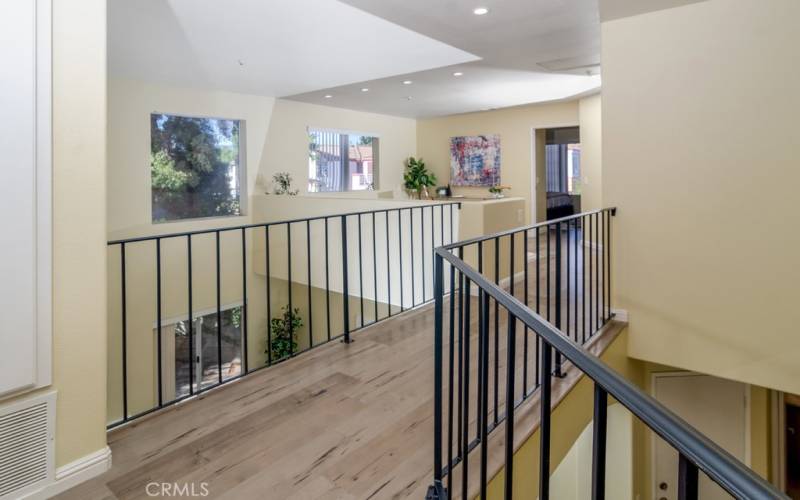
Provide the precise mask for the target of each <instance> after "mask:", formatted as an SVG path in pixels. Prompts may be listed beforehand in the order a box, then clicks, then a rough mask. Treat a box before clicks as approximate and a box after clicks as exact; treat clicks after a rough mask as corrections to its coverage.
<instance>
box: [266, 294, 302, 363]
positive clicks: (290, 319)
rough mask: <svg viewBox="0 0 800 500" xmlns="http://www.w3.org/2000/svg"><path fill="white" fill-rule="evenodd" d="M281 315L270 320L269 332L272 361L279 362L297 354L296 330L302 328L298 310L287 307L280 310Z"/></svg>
mask: <svg viewBox="0 0 800 500" xmlns="http://www.w3.org/2000/svg"><path fill="white" fill-rule="evenodd" d="M281 311H282V312H281V315H280V316H279V317H277V318H272V319H271V320H270V325H269V328H270V331H271V332H272V341H271V344H270V346H271V348H272V359H273V361H280V360H282V359H284V358H288V357H289V356H291V355H292V354H293V353H295V352H297V330H299V329H300V327H301V326H303V320H302V319H301V318H300V309H297V308H295V309H294V310H291V309H289V306H285V307H282V308H281Z"/></svg>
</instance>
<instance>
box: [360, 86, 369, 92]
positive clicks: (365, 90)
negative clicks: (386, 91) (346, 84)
mask: <svg viewBox="0 0 800 500" xmlns="http://www.w3.org/2000/svg"><path fill="white" fill-rule="evenodd" d="M361 92H369V89H368V88H367V87H364V88H363V89H361Z"/></svg>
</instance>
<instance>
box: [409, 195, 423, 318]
mask: <svg viewBox="0 0 800 500" xmlns="http://www.w3.org/2000/svg"><path fill="white" fill-rule="evenodd" d="M408 219H409V225H410V227H411V231H410V234H409V239H410V241H411V307H412V308H414V307H416V306H417V286H416V283H414V275H415V274H416V272H415V269H414V208H413V207H412V208H409V209H408ZM423 283H424V282H423Z"/></svg>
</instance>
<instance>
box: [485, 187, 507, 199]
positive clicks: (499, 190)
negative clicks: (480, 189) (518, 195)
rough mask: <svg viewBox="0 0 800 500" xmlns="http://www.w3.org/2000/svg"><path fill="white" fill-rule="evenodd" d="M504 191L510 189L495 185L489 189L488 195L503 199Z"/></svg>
mask: <svg viewBox="0 0 800 500" xmlns="http://www.w3.org/2000/svg"><path fill="white" fill-rule="evenodd" d="M506 189H511V187H510V186H500V185H496V186H492V187H490V188H489V193H491V194H492V196H494V197H495V198H503V197H505V195H504V194H503V191H505V190H506Z"/></svg>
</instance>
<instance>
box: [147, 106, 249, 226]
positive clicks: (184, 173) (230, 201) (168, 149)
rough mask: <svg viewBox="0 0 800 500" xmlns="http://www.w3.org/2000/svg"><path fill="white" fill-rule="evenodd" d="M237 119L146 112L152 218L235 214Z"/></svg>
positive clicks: (239, 174)
mask: <svg viewBox="0 0 800 500" xmlns="http://www.w3.org/2000/svg"><path fill="white" fill-rule="evenodd" d="M240 129H241V122H240V121H239V120H225V119H220V118H195V117H188V116H176V115H167V114H160V113H153V114H151V115H150V178H151V187H152V209H153V213H152V220H153V222H166V221H171V220H180V219H192V218H198V217H223V216H231V215H241V214H242V209H241V201H240V200H241V197H242V195H243V193H242V189H241V185H240V180H241V179H243V178H244V165H243V164H242V155H241V152H240V150H239V134H240Z"/></svg>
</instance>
